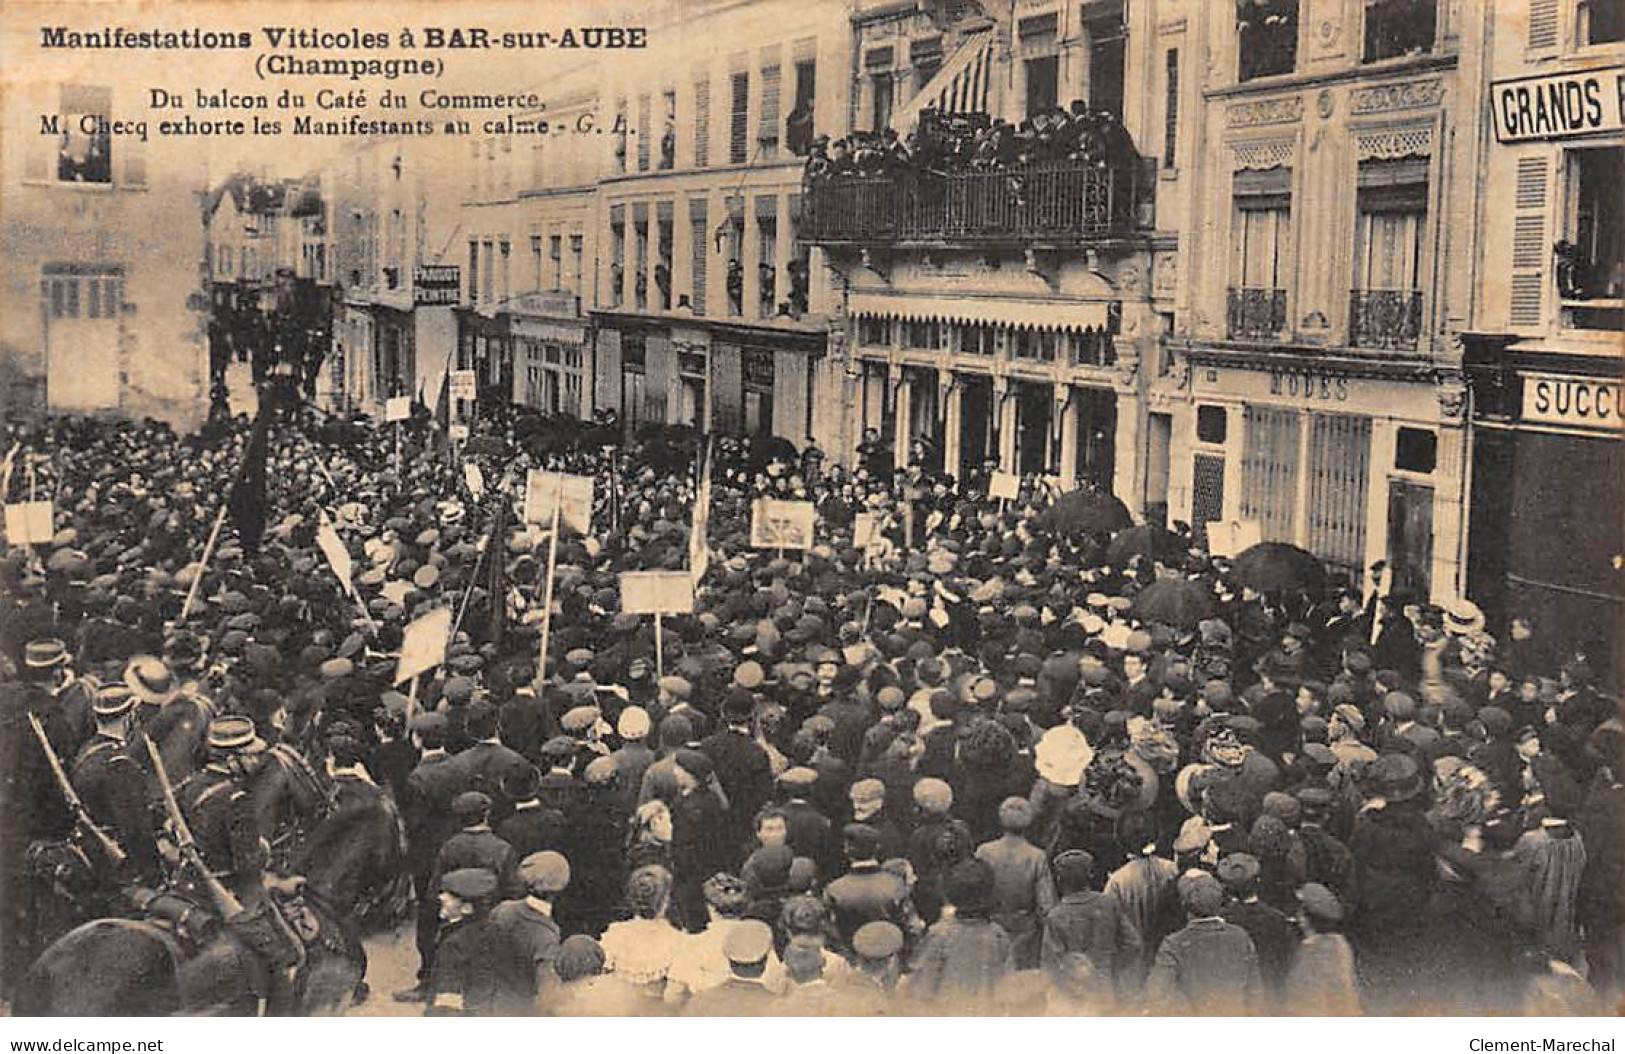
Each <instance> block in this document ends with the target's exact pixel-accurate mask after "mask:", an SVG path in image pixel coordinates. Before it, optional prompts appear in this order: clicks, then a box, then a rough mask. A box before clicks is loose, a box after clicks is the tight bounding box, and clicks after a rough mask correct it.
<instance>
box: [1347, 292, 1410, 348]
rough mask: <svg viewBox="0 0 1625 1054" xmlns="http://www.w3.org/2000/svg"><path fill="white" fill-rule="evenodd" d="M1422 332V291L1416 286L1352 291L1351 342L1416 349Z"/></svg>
mask: <svg viewBox="0 0 1625 1054" xmlns="http://www.w3.org/2000/svg"><path fill="white" fill-rule="evenodd" d="M1421 335H1422V294H1421V293H1420V292H1418V291H1416V290H1414V289H1355V290H1351V291H1350V292H1349V344H1350V345H1351V346H1353V347H1356V348H1377V349H1380V350H1383V351H1414V350H1416V342H1417V340H1418V339H1419V338H1420V337H1421Z"/></svg>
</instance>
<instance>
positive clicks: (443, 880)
mask: <svg viewBox="0 0 1625 1054" xmlns="http://www.w3.org/2000/svg"><path fill="white" fill-rule="evenodd" d="M440 889H441V892H444V893H450V894H451V895H452V896H454V897H458V898H460V899H462V900H466V901H468V902H470V903H472V904H482V903H485V902H487V901H489V900H491V899H492V898H494V897H495V896H496V893H497V876H495V875H493V874H492V873H491V872H489V871H487V870H486V869H485V868H483V867H459V868H458V869H457V870H455V871H447V872H446V873H445V874H444V875H442V876H441V877H440Z"/></svg>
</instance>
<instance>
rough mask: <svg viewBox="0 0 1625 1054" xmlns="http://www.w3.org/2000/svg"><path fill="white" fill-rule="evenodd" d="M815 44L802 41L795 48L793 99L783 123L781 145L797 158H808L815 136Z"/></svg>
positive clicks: (816, 78)
mask: <svg viewBox="0 0 1625 1054" xmlns="http://www.w3.org/2000/svg"><path fill="white" fill-rule="evenodd" d="M817 46H818V44H817V41H812V40H809V41H803V42H802V43H800V44H798V45H797V46H796V51H797V52H798V57H797V58H796V96H795V103H794V104H793V105H792V106H791V107H790V116H789V117H787V118H785V121H784V145H785V146H787V147H789V149H790V152H791V153H792V154H794V155H796V156H797V157H805V156H807V152H808V151H809V150H811V149H812V141H813V136H814V135H816V134H817V132H818V127H817V120H816V118H815V116H814V113H815V109H816V106H817V99H818V60H817V58H816V57H814V55H813V52H814V51H815V50H816V49H817Z"/></svg>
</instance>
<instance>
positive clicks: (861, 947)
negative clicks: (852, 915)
mask: <svg viewBox="0 0 1625 1054" xmlns="http://www.w3.org/2000/svg"><path fill="white" fill-rule="evenodd" d="M852 950H853V951H855V952H857V953H858V955H859V956H860V957H862V958H864V959H869V960H871V961H878V960H881V959H889V958H891V957H892V956H893V955H896V954H897V953H898V952H900V951H902V950H903V931H902V930H900V929H898V928H897V927H896V926H895V925H894V924H892V923H890V922H882V921H877V922H865V923H864V924H863V925H862V926H859V927H858V931H857V932H856V933H854V934H853V935H852Z"/></svg>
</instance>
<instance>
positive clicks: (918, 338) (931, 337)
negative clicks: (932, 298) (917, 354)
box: [903, 319, 942, 351]
mask: <svg viewBox="0 0 1625 1054" xmlns="http://www.w3.org/2000/svg"><path fill="white" fill-rule="evenodd" d="M903 347H905V348H916V349H922V350H926V351H934V350H936V349H937V348H940V347H942V326H941V324H940V323H938V322H937V321H936V320H935V319H923V320H922V319H909V320H908V321H907V322H904V323H903Z"/></svg>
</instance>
